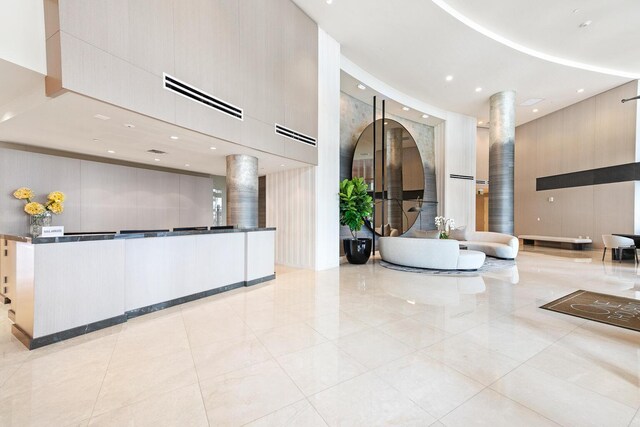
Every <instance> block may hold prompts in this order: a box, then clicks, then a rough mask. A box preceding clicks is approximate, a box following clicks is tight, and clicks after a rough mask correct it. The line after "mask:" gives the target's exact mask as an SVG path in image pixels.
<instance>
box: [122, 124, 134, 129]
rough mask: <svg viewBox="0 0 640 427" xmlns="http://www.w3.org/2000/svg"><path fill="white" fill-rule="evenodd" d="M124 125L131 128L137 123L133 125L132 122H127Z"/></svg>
mask: <svg viewBox="0 0 640 427" xmlns="http://www.w3.org/2000/svg"><path fill="white" fill-rule="evenodd" d="M124 127H126V128H129V129H133V128H134V127H136V125H132V124H131V123H125V124H124Z"/></svg>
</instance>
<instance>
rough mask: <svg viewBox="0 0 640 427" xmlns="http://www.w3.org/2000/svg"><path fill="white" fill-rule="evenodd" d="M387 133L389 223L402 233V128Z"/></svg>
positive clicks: (386, 185) (386, 178) (386, 183)
mask: <svg viewBox="0 0 640 427" xmlns="http://www.w3.org/2000/svg"><path fill="white" fill-rule="evenodd" d="M386 134H387V140H386V152H385V162H386V164H387V170H386V174H385V181H386V182H385V189H386V191H387V199H388V200H387V206H386V208H387V223H388V224H389V225H390V226H391V228H395V229H397V230H398V231H399V232H400V234H402V232H403V231H404V229H403V221H402V199H403V193H402V190H403V189H402V129H389V130H387V132H386Z"/></svg>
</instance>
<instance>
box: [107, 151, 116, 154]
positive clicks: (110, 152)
mask: <svg viewBox="0 0 640 427" xmlns="http://www.w3.org/2000/svg"><path fill="white" fill-rule="evenodd" d="M107 153H109V154H116V152H115V151H113V150H107Z"/></svg>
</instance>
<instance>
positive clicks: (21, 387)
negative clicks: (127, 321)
mask: <svg viewBox="0 0 640 427" xmlns="http://www.w3.org/2000/svg"><path fill="white" fill-rule="evenodd" d="M116 339H117V338H116V337H115V336H113V337H105V338H99V339H96V340H93V341H91V342H85V343H82V344H79V345H75V346H73V347H66V348H63V349H61V350H60V351H59V352H47V353H42V355H38V356H37V357H30V358H29V359H27V360H26V361H25V362H24V363H23V364H21V365H20V367H19V369H18V370H17V371H16V372H15V373H14V374H13V375H12V376H11V377H10V378H9V379H8V380H7V381H6V382H5V383H4V385H3V386H2V387H0V399H1V398H4V397H7V396H10V395H16V394H21V393H24V392H29V391H35V390H37V389H39V388H41V387H45V386H55V385H56V384H62V383H67V384H69V383H73V382H74V381H78V382H79V383H80V384H85V383H86V382H89V383H93V382H98V383H101V382H102V379H103V378H104V375H105V373H106V371H107V366H108V365H109V359H110V356H111V353H112V351H113V348H114V346H115V344H116Z"/></svg>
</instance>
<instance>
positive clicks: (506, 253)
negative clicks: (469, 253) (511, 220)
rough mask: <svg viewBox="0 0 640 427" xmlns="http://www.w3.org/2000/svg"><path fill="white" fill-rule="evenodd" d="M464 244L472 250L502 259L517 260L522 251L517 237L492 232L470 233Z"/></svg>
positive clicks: (466, 235)
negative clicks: (519, 251)
mask: <svg viewBox="0 0 640 427" xmlns="http://www.w3.org/2000/svg"><path fill="white" fill-rule="evenodd" d="M463 244H464V245H465V246H466V247H467V248H469V249H471V250H474V251H480V252H484V253H485V254H487V255H489V256H492V257H495V258H502V259H515V258H516V257H517V256H518V249H520V241H519V240H518V238H517V237H515V236H511V235H509V234H503V233H493V232H491V231H468V232H466V233H465V241H464V242H463Z"/></svg>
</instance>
